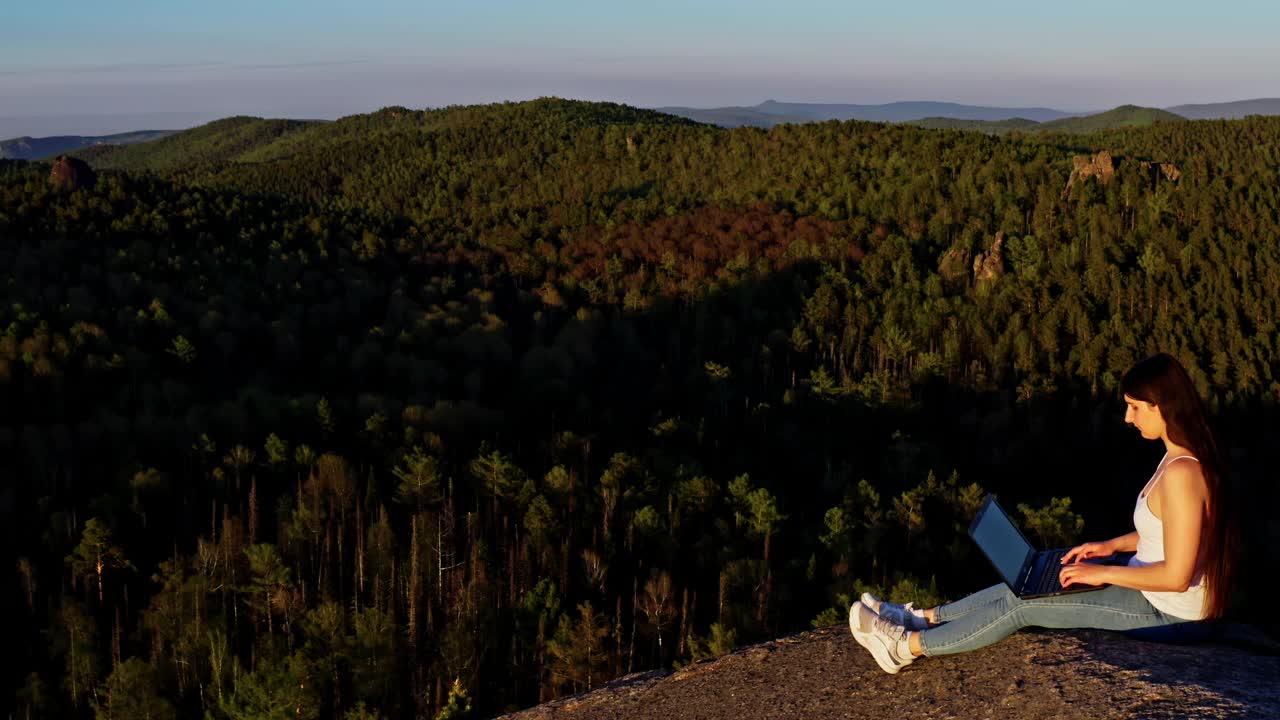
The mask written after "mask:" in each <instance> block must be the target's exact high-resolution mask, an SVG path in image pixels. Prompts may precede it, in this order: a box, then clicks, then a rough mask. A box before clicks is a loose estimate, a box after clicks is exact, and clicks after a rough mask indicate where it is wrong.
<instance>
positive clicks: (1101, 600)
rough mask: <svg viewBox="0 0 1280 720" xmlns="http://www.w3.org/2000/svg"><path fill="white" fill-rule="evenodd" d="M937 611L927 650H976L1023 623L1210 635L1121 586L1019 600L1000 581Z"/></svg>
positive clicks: (1205, 627) (1166, 636) (1185, 638)
mask: <svg viewBox="0 0 1280 720" xmlns="http://www.w3.org/2000/svg"><path fill="white" fill-rule="evenodd" d="M935 613H936V618H935V619H936V620H937V621H938V622H939V623H942V624H941V625H937V626H934V627H931V628H929V629H928V630H924V631H922V632H921V633H920V647H921V649H923V650H924V654H925V655H951V654H954V653H962V652H968V651H969V650H976V649H977V648H980V647H983V646H986V645H990V644H991V643H994V642H997V641H999V640H1003V639H1004V638H1006V637H1009V636H1010V635H1012V634H1013V633H1014V632H1016V631H1017V630H1019V629H1021V628H1024V627H1043V628H1095V629H1098V630H1115V631H1119V632H1124V633H1125V634H1126V635H1131V636H1133V637H1137V638H1140V639H1143V640H1154V641H1159V642H1197V641H1200V640H1204V639H1205V638H1207V637H1208V635H1209V624H1208V623H1204V622H1195V621H1190V620H1184V619H1183V618H1180V617H1177V616H1174V615H1169V614H1167V613H1164V612H1161V611H1160V610H1157V609H1156V608H1155V607H1153V606H1152V605H1151V603H1149V602H1147V599H1146V598H1145V597H1143V595H1142V593H1141V592H1139V591H1137V590H1134V589H1132V588H1126V587H1120V586H1119V585H1110V586H1108V587H1105V588H1100V589H1098V590H1090V591H1089V592H1082V593H1072V594H1069V595H1055V596H1051V597H1042V598H1032V599H1029V600H1020V599H1019V598H1018V596H1017V595H1014V594H1013V591H1011V590H1010V589H1009V586H1008V585H1005V584H1004V583H1000V584H999V585H993V586H991V587H989V588H987V589H986V590H981V591H979V592H976V593H974V594H972V595H970V596H969V597H967V598H964V599H962V600H957V601H956V602H953V603H948V604H946V605H940V606H939V607H938V608H937V610H935Z"/></svg>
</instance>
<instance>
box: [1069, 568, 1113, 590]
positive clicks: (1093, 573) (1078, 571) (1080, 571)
mask: <svg viewBox="0 0 1280 720" xmlns="http://www.w3.org/2000/svg"><path fill="white" fill-rule="evenodd" d="M1110 571H1111V568H1110V567H1109V566H1107V565H1094V564H1093V563H1073V564H1071V565H1068V566H1066V567H1064V568H1062V570H1061V571H1059V572H1058V582H1060V583H1062V587H1067V586H1068V585H1073V584H1074V585H1103V584H1106V583H1107V573H1108V572H1110Z"/></svg>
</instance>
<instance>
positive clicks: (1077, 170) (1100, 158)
mask: <svg viewBox="0 0 1280 720" xmlns="http://www.w3.org/2000/svg"><path fill="white" fill-rule="evenodd" d="M1115 176H1116V166H1115V163H1114V162H1112V160H1111V153H1109V152H1107V151H1106V150H1103V151H1102V152H1099V153H1097V154H1095V155H1093V156H1092V157H1090V156H1088V155H1076V156H1075V157H1073V158H1071V177H1069V178H1067V186H1066V187H1065V188H1064V189H1063V190H1062V197H1064V198H1065V197H1068V196H1070V195H1071V188H1072V187H1073V186H1074V185H1075V184H1076V183H1077V182H1080V181H1083V180H1084V179H1085V178H1091V177H1096V178H1098V182H1101V183H1102V184H1104V185H1105V184H1106V183H1109V182H1111V179H1112V178H1113V177H1115Z"/></svg>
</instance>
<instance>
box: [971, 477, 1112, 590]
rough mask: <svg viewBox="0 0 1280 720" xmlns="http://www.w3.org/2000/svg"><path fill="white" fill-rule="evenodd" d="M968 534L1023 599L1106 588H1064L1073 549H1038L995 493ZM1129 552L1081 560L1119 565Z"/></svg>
mask: <svg viewBox="0 0 1280 720" xmlns="http://www.w3.org/2000/svg"><path fill="white" fill-rule="evenodd" d="M969 537H971V538H973V541H974V542H975V543H977V544H978V547H979V548H980V549H981V550H982V552H983V553H985V554H986V556H987V559H988V560H990V561H991V564H992V565H994V566H995V568H996V572H998V573H1000V577H1001V578H1003V579H1004V581H1005V584H1006V585H1008V586H1009V589H1010V590H1012V591H1013V594H1014V595H1017V596H1018V597H1020V598H1036V597H1047V596H1050V595H1067V594H1070V593H1078V592H1089V591H1090V590H1098V589H1099V588H1103V587H1106V585H1105V584H1103V585H1081V584H1079V583H1073V584H1072V585H1071V587H1069V588H1064V587H1062V583H1061V582H1059V580H1058V573H1059V572H1060V571H1061V570H1062V556H1063V555H1065V554H1067V552H1068V551H1070V550H1071V548H1060V549H1057V550H1041V551H1037V550H1036V549H1035V547H1034V546H1033V545H1032V544H1031V543H1029V542H1027V538H1026V537H1025V536H1024V535H1023V534H1022V531H1021V530H1019V529H1018V526H1017V525H1014V524H1013V520H1011V519H1009V514H1008V513H1006V512H1005V511H1004V508H1002V507H1000V503H997V502H996V496H995V495H987V497H986V500H984V501H983V502H982V507H981V508H979V509H978V514H977V515H975V516H974V518H973V522H972V523H970V524H969ZM1128 555H1129V553H1116V554H1115V555H1111V556H1108V557H1105V558H1090V559H1088V560H1082V561H1081V562H1090V563H1097V564H1100V565H1107V564H1112V563H1116V564H1120V562H1122V561H1123V560H1127V556H1128Z"/></svg>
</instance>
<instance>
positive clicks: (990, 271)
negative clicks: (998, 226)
mask: <svg viewBox="0 0 1280 720" xmlns="http://www.w3.org/2000/svg"><path fill="white" fill-rule="evenodd" d="M1003 250H1004V231H1003V230H999V231H997V232H996V239H995V240H994V241H992V243H991V247H990V248H988V249H987V251H986V252H980V253H978V255H977V256H976V257H974V258H973V284H974V285H975V286H976V287H982V286H984V285H986V284H987V283H990V282H992V281H994V280H997V279H998V278H999V277H1000V276H1001V275H1004V253H1003Z"/></svg>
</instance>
